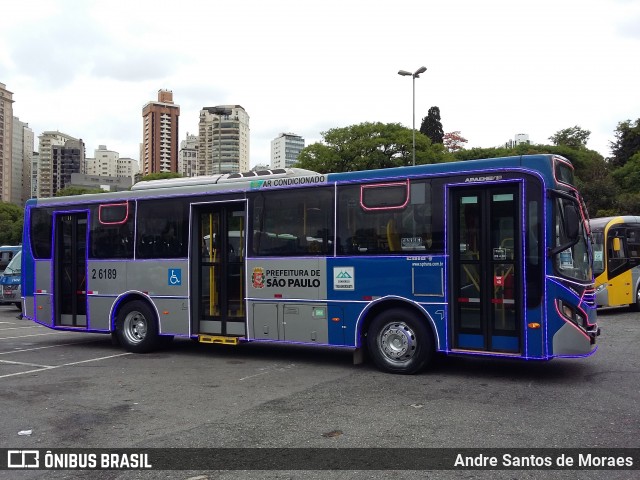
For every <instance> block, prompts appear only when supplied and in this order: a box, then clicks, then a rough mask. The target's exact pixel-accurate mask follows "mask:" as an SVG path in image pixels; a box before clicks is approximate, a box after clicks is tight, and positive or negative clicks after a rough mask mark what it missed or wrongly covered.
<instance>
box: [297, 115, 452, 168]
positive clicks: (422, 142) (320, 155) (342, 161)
mask: <svg viewBox="0 0 640 480" xmlns="http://www.w3.org/2000/svg"><path fill="white" fill-rule="evenodd" d="M321 135H322V138H323V143H314V144H311V145H309V146H307V147H305V148H304V149H303V150H302V151H301V152H300V154H299V155H298V161H297V163H296V166H298V167H301V168H307V169H309V170H313V171H316V172H319V173H328V172H353V171H358V170H371V169H378V168H389V167H402V166H407V165H411V163H412V155H413V131H412V130H411V129H409V128H406V127H403V126H402V125H400V124H399V123H388V124H383V123H380V122H377V123H369V122H365V123H361V124H358V125H351V126H349V127H344V128H332V129H330V130H328V131H326V132H321ZM448 159H449V157H448V156H447V152H445V151H444V148H443V147H442V146H441V145H432V144H431V142H430V141H429V139H428V138H427V137H425V136H424V135H421V134H420V133H416V164H423V163H436V162H443V161H446V160H448Z"/></svg>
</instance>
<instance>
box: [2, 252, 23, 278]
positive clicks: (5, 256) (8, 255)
mask: <svg viewBox="0 0 640 480" xmlns="http://www.w3.org/2000/svg"><path fill="white" fill-rule="evenodd" d="M20 250H22V247H21V246H20V245H2V246H1V247H0V273H2V272H4V269H5V268H7V265H9V262H10V261H11V260H12V259H13V256H14V255H15V254H16V253H18V252H19V251H20Z"/></svg>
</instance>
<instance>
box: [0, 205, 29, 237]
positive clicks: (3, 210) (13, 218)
mask: <svg viewBox="0 0 640 480" xmlns="http://www.w3.org/2000/svg"><path fill="white" fill-rule="evenodd" d="M23 222H24V211H23V209H22V208H20V207H18V206H17V205H14V204H13V203H7V202H0V245H20V244H21V243H22V225H23Z"/></svg>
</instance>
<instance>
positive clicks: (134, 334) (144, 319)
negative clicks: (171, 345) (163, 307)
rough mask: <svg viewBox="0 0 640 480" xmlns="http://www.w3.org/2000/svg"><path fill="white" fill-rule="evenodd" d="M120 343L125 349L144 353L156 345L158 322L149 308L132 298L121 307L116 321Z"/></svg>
mask: <svg viewBox="0 0 640 480" xmlns="http://www.w3.org/2000/svg"><path fill="white" fill-rule="evenodd" d="M116 333H117V335H118V340H120V345H122V346H123V347H124V348H125V349H126V350H127V351H129V352H134V353H146V352H150V351H151V350H153V349H154V348H155V347H156V346H157V345H158V323H157V322H156V318H155V315H154V314H153V311H152V310H151V308H150V307H149V306H148V305H147V304H146V303H144V302H141V301H139V300H134V301H133V302H129V303H127V304H126V305H124V306H123V307H122V310H120V313H119V314H118V319H117V321H116Z"/></svg>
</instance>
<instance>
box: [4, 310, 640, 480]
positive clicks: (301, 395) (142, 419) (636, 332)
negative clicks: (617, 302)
mask: <svg viewBox="0 0 640 480" xmlns="http://www.w3.org/2000/svg"><path fill="white" fill-rule="evenodd" d="M16 314H17V311H16V310H15V308H13V307H9V306H2V307H0V402H1V405H2V417H3V420H2V423H1V425H0V432H1V435H0V439H1V440H0V442H1V445H0V448H9V449H26V448H45V449H46V448H167V447H171V448H177V447H180V448H219V447H226V448H236V447H238V448H244V447H252V448H255V447H259V448H274V447H278V448H279V447H283V448H300V447H308V448H316V447H321V448H323V447H329V448H350V447H365V448H375V447H393V448H396V447H407V448H409V447H421V448H422V447H424V448H439V447H447V448H453V449H456V448H458V449H461V448H480V447H487V448H493V447H495V448H514V447H523V448H545V447H553V448H559V449H568V448H581V449H585V448H605V447H606V448H639V447H640V415H638V399H639V398H640V353H639V352H640V347H639V344H640V315H639V314H637V313H633V312H629V311H627V310H616V311H608V312H604V313H602V314H601V315H600V316H599V323H600V325H601V327H602V329H603V334H602V336H601V337H600V339H599V345H600V347H599V351H598V352H597V353H596V354H595V355H594V356H592V357H589V358H586V359H556V360H553V361H551V362H540V363H539V362H521V361H505V360H499V359H484V358H468V357H467V358H440V359H438V362H437V364H436V365H435V366H434V367H433V368H431V369H430V370H428V371H426V372H424V373H421V374H418V375H413V376H402V375H390V374H385V373H382V372H379V371H378V370H376V369H375V367H374V366H373V365H372V364H371V363H365V364H363V365H353V364H352V358H351V354H350V353H349V352H346V351H341V350H336V349H308V348H301V347H293V346H287V347H286V348H282V347H276V346H274V345H254V344H249V345H241V346H239V347H229V346H220V345H200V344H197V343H195V342H193V341H190V340H176V341H174V342H173V344H172V345H171V346H170V347H168V348H167V349H165V350H163V351H159V352H155V353H151V354H146V355H136V354H129V353H126V352H125V351H123V350H122V349H121V348H120V347H117V346H114V345H112V344H111V340H110V337H109V336H104V335H98V334H84V333H69V332H57V331H53V330H49V329H47V328H44V327H41V326H38V325H36V324H34V323H32V322H30V321H28V320H24V319H18V318H16ZM9 473H11V474H12V475H10V476H7V474H9ZM160 473H161V472H118V471H104V472H46V471H31V472H20V475H21V476H20V477H17V476H16V472H6V471H5V472H0V477H2V478H159V477H161V478H178V479H187V478H200V479H206V478H241V477H244V478H246V477H251V478H264V477H269V478H299V477H301V476H302V473H301V472H295V471H294V472H288V473H287V472H285V473H282V472H265V471H261V472H244V474H243V475H239V474H238V472H233V471H232V472H224V471H209V472H201V471H198V472H195V471H167V472H162V475H160ZM436 473H437V475H436V477H437V478H460V477H461V476H462V477H468V478H478V477H482V476H483V475H484V474H486V475H487V476H486V478H495V477H496V476H500V477H501V478H542V477H543V476H544V475H543V472H536V471H535V470H532V471H518V472H515V471H511V472H495V471H494V472H478V471H470V472H466V473H465V472H436ZM547 473H553V472H547ZM556 473H557V475H554V477H555V478H557V477H558V476H561V477H562V478H603V477H602V476H603V475H606V477H607V478H632V477H633V476H632V475H629V474H630V473H634V472H629V471H607V472H603V471H599V472H598V471H581V472H556ZM326 476H327V472H315V473H314V472H306V474H305V478H326ZM354 477H357V478H383V477H384V478H412V477H413V478H415V474H414V475H411V474H410V472H378V473H373V472H360V473H357V475H356V473H354V472H333V474H332V478H354ZM483 478H484V477H483Z"/></svg>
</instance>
